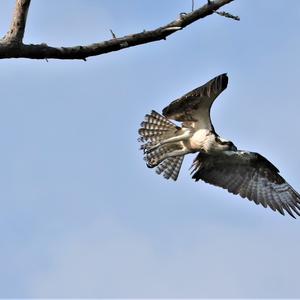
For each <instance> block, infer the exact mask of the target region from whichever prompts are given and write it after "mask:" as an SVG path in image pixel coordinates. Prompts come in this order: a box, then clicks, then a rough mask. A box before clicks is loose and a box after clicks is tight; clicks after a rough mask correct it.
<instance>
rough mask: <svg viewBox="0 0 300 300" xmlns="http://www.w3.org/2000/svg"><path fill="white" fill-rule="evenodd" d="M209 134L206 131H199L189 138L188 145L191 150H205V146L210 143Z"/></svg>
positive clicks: (210, 136)
mask: <svg viewBox="0 0 300 300" xmlns="http://www.w3.org/2000/svg"><path fill="white" fill-rule="evenodd" d="M211 138H213V139H214V137H213V136H212V135H211V132H210V131H209V130H208V129H199V130H197V131H195V133H194V134H193V135H192V137H191V138H190V145H191V148H192V149H193V150H201V149H203V148H206V147H205V145H207V144H210V143H211V141H210V140H211Z"/></svg>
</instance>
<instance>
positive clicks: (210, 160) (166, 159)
mask: <svg viewBox="0 0 300 300" xmlns="http://www.w3.org/2000/svg"><path fill="white" fill-rule="evenodd" d="M227 84H228V77H227V75H226V74H221V75H219V76H217V77H215V78H213V79H212V80H210V81H209V82H207V83H206V84H204V85H203V86H200V87H198V88H196V89H194V90H192V91H191V92H189V93H187V94H185V95H184V96H182V97H181V98H179V99H177V100H174V101H173V102H172V103H171V104H170V105H168V106H167V107H165V108H164V109H163V111H162V115H161V114H159V113H157V112H156V111H154V110H153V111H152V112H151V113H150V114H147V115H146V116H145V120H144V121H143V122H142V123H141V128H140V129H139V131H138V132H139V135H140V138H139V141H140V142H141V143H142V145H141V149H142V150H143V152H144V159H145V161H146V163H147V166H148V167H149V168H154V167H156V172H157V173H158V174H162V175H163V176H164V177H165V178H166V179H169V178H171V179H173V180H177V177H178V174H179V171H180V168H181V164H182V161H183V158H184V156H185V155H186V154H188V153H196V152H197V153H198V155H197V157H196V158H195V160H194V162H193V165H192V168H193V170H192V174H193V176H192V178H193V179H195V181H199V180H200V179H201V180H203V181H204V182H207V183H210V184H213V185H215V186H219V187H222V188H224V189H226V190H228V192H230V193H233V194H239V195H240V196H241V197H243V198H245V197H246V198H248V199H249V200H251V201H254V202H255V203H256V204H261V205H263V206H264V207H267V206H269V207H270V208H271V209H272V210H274V211H278V212H280V213H281V214H282V215H284V214H285V211H286V212H287V213H288V214H289V215H291V216H292V217H294V218H295V215H294V214H296V215H298V216H300V195H299V194H298V193H297V192H296V191H295V190H294V189H293V188H292V187H291V186H290V185H289V184H288V183H287V182H286V181H285V179H284V178H283V177H281V176H280V175H279V170H278V169H277V168H276V167H275V166H274V165H273V164H272V163H271V162H269V161H268V160H267V159H266V158H265V157H263V156H262V155H260V154H258V153H255V152H249V151H243V150H238V149H237V147H236V146H235V145H234V144H233V143H232V142H231V141H228V140H225V139H223V138H221V137H220V136H219V135H218V134H217V133H216V131H215V129H214V127H213V125H212V123H211V119H210V109H211V106H212V103H213V102H214V100H215V99H216V98H217V97H218V96H219V94H220V93H221V92H222V91H224V90H225V89H226V87H227ZM170 119H172V120H175V121H179V122H182V124H181V127H179V126H177V125H176V124H174V123H173V122H171V121H170Z"/></svg>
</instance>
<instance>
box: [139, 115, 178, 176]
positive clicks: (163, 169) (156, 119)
mask: <svg viewBox="0 0 300 300" xmlns="http://www.w3.org/2000/svg"><path fill="white" fill-rule="evenodd" d="M179 129H180V127H178V126H176V125H175V124H174V123H172V122H171V121H170V120H168V119H167V118H166V117H164V116H162V115H160V114H159V113H157V112H156V111H154V110H152V111H151V113H150V114H147V115H146V116H145V119H144V121H143V122H142V123H141V128H140V129H139V131H138V133H139V135H140V137H139V139H138V141H139V142H141V143H142V145H141V147H140V149H141V150H143V151H144V153H145V157H144V159H145V161H147V163H148V162H149V161H151V159H153V158H155V159H158V160H160V159H162V157H163V156H164V155H165V154H166V153H169V152H172V151H174V150H177V149H180V146H179V145H178V144H168V145H164V146H160V147H158V148H157V149H154V150H151V151H148V150H149V149H150V148H151V147H152V146H155V145H156V144H157V143H159V142H160V141H162V140H165V139H168V138H170V137H173V136H174V135H175V134H176V132H177V131H178V130H179ZM183 158H184V157H183V156H176V157H170V158H167V159H165V160H164V161H162V162H161V163H160V164H159V165H158V166H157V168H156V173H157V174H162V175H163V176H164V177H165V178H166V179H170V178H171V179H173V180H176V179H177V177H178V174H179V171H180V168H181V165H182V161H183ZM147 165H148V164H147Z"/></svg>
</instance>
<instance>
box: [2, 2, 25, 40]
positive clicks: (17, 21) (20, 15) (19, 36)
mask: <svg viewBox="0 0 300 300" xmlns="http://www.w3.org/2000/svg"><path fill="white" fill-rule="evenodd" d="M29 5H30V0H17V1H16V6H15V11H14V15H13V18H12V22H11V25H10V28H9V31H8V32H7V33H6V35H5V36H4V38H3V39H2V41H3V42H4V43H16V44H21V43H22V41H23V36H24V31H25V26H26V19H27V13H28V9H29Z"/></svg>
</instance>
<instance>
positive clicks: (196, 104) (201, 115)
mask: <svg viewBox="0 0 300 300" xmlns="http://www.w3.org/2000/svg"><path fill="white" fill-rule="evenodd" d="M227 84H228V77H227V75H226V74H221V75H219V76H217V77H215V78H213V79H212V80H210V81H208V82H207V83H206V84H204V85H202V86H200V87H198V88H196V89H194V90H192V91H191V92H189V93H187V94H185V95H184V96H182V97H180V98H179V99H177V100H174V101H173V102H172V103H171V104H170V105H168V106H167V107H165V108H164V109H163V115H164V116H165V117H167V118H168V119H173V120H176V121H180V122H193V123H195V124H194V127H196V128H198V129H209V130H213V126H212V124H211V120H210V108H211V105H212V103H213V102H214V100H215V99H216V98H217V97H218V96H219V95H220V94H221V93H222V91H224V90H225V89H226V87H227Z"/></svg>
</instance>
